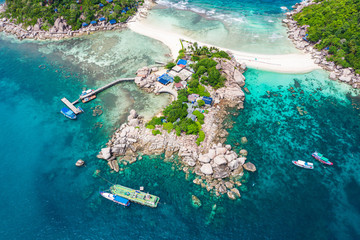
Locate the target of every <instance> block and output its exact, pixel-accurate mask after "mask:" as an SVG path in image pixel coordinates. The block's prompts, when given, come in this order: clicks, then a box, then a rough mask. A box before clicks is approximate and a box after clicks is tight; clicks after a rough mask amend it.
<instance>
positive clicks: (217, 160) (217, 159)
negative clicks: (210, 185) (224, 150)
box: [214, 155, 227, 166]
mask: <svg viewBox="0 0 360 240" xmlns="http://www.w3.org/2000/svg"><path fill="white" fill-rule="evenodd" d="M214 163H215V164H216V165H218V166H220V165H225V164H227V161H226V159H225V157H224V156H223V155H219V156H216V157H215V158H214Z"/></svg>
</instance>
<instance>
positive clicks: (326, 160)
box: [311, 152, 333, 165]
mask: <svg viewBox="0 0 360 240" xmlns="http://www.w3.org/2000/svg"><path fill="white" fill-rule="evenodd" d="M311 156H313V157H314V158H315V159H316V160H318V161H320V162H322V163H324V164H327V165H333V163H332V162H330V161H329V159H327V158H326V157H324V156H323V155H322V154H321V153H318V152H314V153H313V154H312V155H311Z"/></svg>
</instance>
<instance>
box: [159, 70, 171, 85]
mask: <svg viewBox="0 0 360 240" xmlns="http://www.w3.org/2000/svg"><path fill="white" fill-rule="evenodd" d="M158 81H159V82H160V83H161V84H164V85H168V84H169V83H171V82H173V81H174V78H173V77H171V76H170V75H168V74H166V73H164V74H163V75H161V76H160V77H158Z"/></svg>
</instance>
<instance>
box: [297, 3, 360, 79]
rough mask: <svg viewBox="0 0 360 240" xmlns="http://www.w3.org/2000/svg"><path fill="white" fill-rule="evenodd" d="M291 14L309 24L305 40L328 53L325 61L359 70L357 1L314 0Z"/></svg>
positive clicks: (359, 32)
mask: <svg viewBox="0 0 360 240" xmlns="http://www.w3.org/2000/svg"><path fill="white" fill-rule="evenodd" d="M315 2H318V3H319V4H313V5H310V6H308V7H305V8H304V9H303V10H302V11H301V12H300V13H298V14H296V15H295V16H294V20H296V21H297V22H298V23H299V24H300V25H309V26H310V27H309V28H308V37H307V39H308V40H309V41H311V42H314V43H316V48H318V49H320V50H321V49H326V50H328V52H329V54H330V55H329V58H328V60H330V61H334V62H335V63H336V64H339V65H341V66H343V67H352V68H354V69H356V72H357V73H360V0H316V1H315Z"/></svg>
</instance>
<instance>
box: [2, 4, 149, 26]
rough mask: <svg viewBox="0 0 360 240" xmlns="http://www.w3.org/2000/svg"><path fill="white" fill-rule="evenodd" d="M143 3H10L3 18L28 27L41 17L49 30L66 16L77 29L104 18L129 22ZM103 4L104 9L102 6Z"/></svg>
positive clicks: (68, 21) (67, 20)
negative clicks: (12, 19)
mask: <svg viewBox="0 0 360 240" xmlns="http://www.w3.org/2000/svg"><path fill="white" fill-rule="evenodd" d="M142 2H143V0H140V1H137V0H113V2H112V3H108V2H107V1H106V0H79V1H76V0H45V1H43V0H6V6H7V8H6V11H5V13H3V14H2V16H4V17H7V18H14V19H16V23H18V24H20V23H23V24H24V25H25V26H29V25H35V24H36V22H37V20H38V19H40V18H41V19H42V20H43V22H44V23H45V24H44V25H43V27H42V29H43V30H48V29H49V28H50V27H51V26H52V25H54V22H55V20H56V19H57V18H58V17H61V16H62V17H64V19H65V20H66V22H67V23H68V24H69V25H70V26H72V29H73V30H76V29H79V28H80V27H81V24H82V23H83V22H86V23H88V24H89V23H90V21H92V20H96V19H98V18H100V17H105V18H106V19H107V20H110V19H117V20H118V21H122V22H123V21H126V20H127V18H128V17H130V16H131V15H133V14H135V12H136V9H137V6H138V5H139V4H142ZM100 3H101V4H103V7H100ZM125 9H126V10H125ZM122 10H125V11H126V13H125V12H122ZM80 18H81V19H80Z"/></svg>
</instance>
